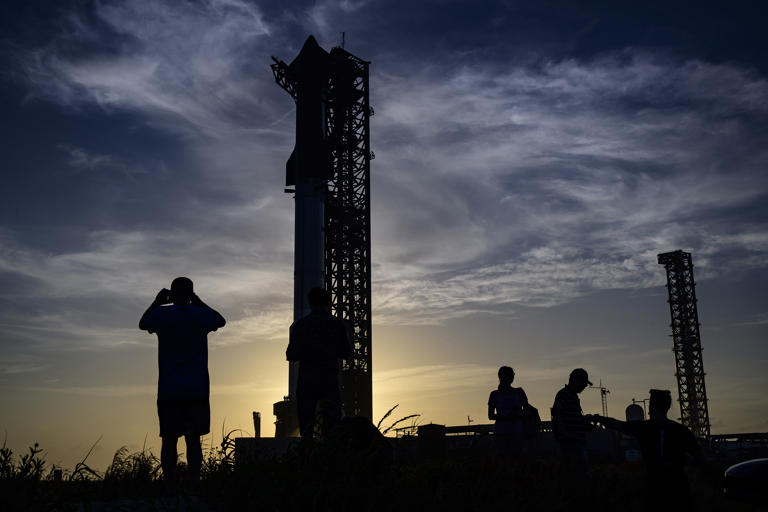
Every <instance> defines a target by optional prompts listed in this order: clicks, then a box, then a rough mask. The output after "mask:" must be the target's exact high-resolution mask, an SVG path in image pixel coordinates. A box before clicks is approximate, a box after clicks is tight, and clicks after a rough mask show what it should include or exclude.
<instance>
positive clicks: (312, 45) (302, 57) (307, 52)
mask: <svg viewBox="0 0 768 512" xmlns="http://www.w3.org/2000/svg"><path fill="white" fill-rule="evenodd" d="M327 58H328V52H326V51H325V50H324V49H323V48H322V47H321V46H320V45H319V44H318V43H317V40H316V39H315V37H314V36H311V35H310V36H309V37H308V38H307V40H306V41H304V46H302V47H301V51H300V52H299V54H298V55H297V56H296V58H295V59H293V62H291V64H290V66H289V68H290V69H291V70H292V71H299V69H302V68H308V69H306V70H307V71H311V72H314V69H313V68H314V67H315V66H322V65H324V63H325V61H326V60H327Z"/></svg>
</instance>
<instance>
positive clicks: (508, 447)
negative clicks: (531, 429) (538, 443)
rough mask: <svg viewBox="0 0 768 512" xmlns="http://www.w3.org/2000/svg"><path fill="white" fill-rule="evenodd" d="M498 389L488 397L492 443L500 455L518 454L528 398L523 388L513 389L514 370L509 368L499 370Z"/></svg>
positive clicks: (523, 436) (523, 434)
mask: <svg viewBox="0 0 768 512" xmlns="http://www.w3.org/2000/svg"><path fill="white" fill-rule="evenodd" d="M498 376H499V387H498V389H494V390H493V391H491V395H490V396H489V397H488V419H489V420H493V421H495V423H494V425H493V442H494V444H495V445H496V448H497V450H499V451H500V452H501V453H504V454H508V453H510V452H518V451H519V450H520V449H521V448H522V445H523V440H524V438H525V429H524V426H523V407H525V405H526V404H527V403H528V397H527V396H526V395H525V391H523V388H513V387H512V382H513V381H514V380H515V370H513V369H512V368H510V367H509V366H502V367H501V368H499V372H498Z"/></svg>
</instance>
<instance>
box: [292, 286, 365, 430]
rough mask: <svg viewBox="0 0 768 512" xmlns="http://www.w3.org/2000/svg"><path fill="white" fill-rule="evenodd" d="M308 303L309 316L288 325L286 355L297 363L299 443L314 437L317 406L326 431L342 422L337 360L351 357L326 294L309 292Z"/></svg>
mask: <svg viewBox="0 0 768 512" xmlns="http://www.w3.org/2000/svg"><path fill="white" fill-rule="evenodd" d="M307 302H308V303H309V307H310V309H311V312H310V313H309V314H308V315H307V316H305V317H303V318H300V319H298V320H296V321H295V322H294V323H293V325H291V328H290V333H289V341H288V348H287V349H286V351H285V356H286V359H288V361H291V362H298V363H299V375H298V382H297V386H296V406H297V409H298V413H299V432H300V434H301V437H302V439H311V438H312V437H313V436H314V430H315V416H316V414H317V412H318V403H320V412H321V414H322V416H323V419H322V423H323V426H324V430H325V431H327V430H329V429H330V428H332V427H333V426H334V424H335V423H336V422H338V420H339V419H341V388H340V385H339V370H340V365H339V360H340V359H347V358H349V356H350V355H351V353H352V347H351V345H350V342H349V336H348V334H347V328H346V325H345V324H344V321H343V320H341V319H340V318H337V317H335V316H333V315H332V314H331V312H330V307H331V296H330V295H329V294H328V292H327V291H325V290H324V289H322V288H312V289H311V290H309V293H308V294H307Z"/></svg>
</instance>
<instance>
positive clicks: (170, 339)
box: [139, 277, 226, 493]
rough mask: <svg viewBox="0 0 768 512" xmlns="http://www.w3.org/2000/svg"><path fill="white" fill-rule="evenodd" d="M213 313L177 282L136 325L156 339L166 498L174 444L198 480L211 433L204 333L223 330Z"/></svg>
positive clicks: (182, 280)
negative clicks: (204, 442)
mask: <svg viewBox="0 0 768 512" xmlns="http://www.w3.org/2000/svg"><path fill="white" fill-rule="evenodd" d="M225 323H226V321H225V320H224V317H222V316H221V315H220V314H219V313H218V312H216V311H215V310H213V309H212V308H211V307H209V306H208V305H206V304H205V303H204V302H203V301H202V300H200V297H198V296H197V295H195V293H194V289H193V284H192V281H191V280H190V279H189V278H186V277H177V278H176V279H174V280H173V282H172V283H171V289H170V290H168V289H166V288H163V289H162V290H160V292H159V293H158V294H157V297H156V298H155V300H154V302H152V304H151V305H150V306H149V308H147V310H146V311H145V312H144V314H143V315H142V317H141V320H140V321H139V329H142V330H145V331H147V332H149V333H150V334H152V333H156V334H157V341H158V366H159V370H160V372H159V373H160V375H159V379H158V386H157V413H158V416H159V417H160V437H161V438H162V448H161V450H160V463H161V465H162V468H163V479H164V480H165V484H166V490H167V491H168V492H169V493H173V492H175V489H176V463H177V459H178V454H177V451H176V443H177V441H178V438H179V437H181V436H184V439H185V441H186V443H187V466H188V469H189V473H188V478H189V480H190V481H191V482H193V483H195V482H197V481H199V479H200V466H201V465H202V461H203V452H202V447H201V446H200V436H203V435H205V434H207V433H209V432H210V431H211V429H210V423H211V409H210V404H209V401H208V396H209V392H210V383H209V378H208V333H209V332H212V331H215V330H216V329H218V328H220V327H224V324H225Z"/></svg>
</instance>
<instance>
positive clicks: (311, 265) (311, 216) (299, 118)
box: [285, 36, 331, 400]
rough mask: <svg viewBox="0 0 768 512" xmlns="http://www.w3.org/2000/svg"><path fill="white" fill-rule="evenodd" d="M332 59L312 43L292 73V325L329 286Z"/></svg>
mask: <svg viewBox="0 0 768 512" xmlns="http://www.w3.org/2000/svg"><path fill="white" fill-rule="evenodd" d="M329 58H330V57H329V55H328V53H327V52H326V51H325V50H323V49H322V48H321V47H320V46H319V45H318V44H317V42H316V41H315V39H314V37H311V36H310V38H309V39H307V41H306V43H304V46H303V47H302V49H301V52H300V53H299V55H298V56H297V57H296V58H295V59H294V60H293V62H291V64H290V66H289V67H288V73H289V74H290V76H291V77H292V79H293V83H294V86H295V90H296V146H295V147H294V150H293V153H291V156H290V158H289V159H288V162H287V164H286V180H285V181H286V185H288V186H291V185H293V186H295V241H294V243H295V246H294V275H293V283H294V284H293V286H294V289H293V294H294V295H293V319H294V321H296V320H298V319H299V318H302V317H304V316H306V315H308V314H309V312H310V309H309V304H307V293H308V292H309V290H310V289H311V288H314V287H319V288H322V287H323V286H324V282H325V278H324V277H325V276H324V272H325V246H324V240H325V233H324V229H323V228H324V226H325V210H324V199H325V187H326V185H325V182H326V180H328V179H329V178H330V177H331V161H330V153H329V151H328V144H327V142H326V135H325V134H326V127H325V125H326V119H325V112H326V106H325V98H324V95H325V91H326V88H327V85H328V76H329ZM298 369H299V363H291V364H290V370H289V385H288V396H289V397H290V398H291V399H292V400H295V399H296V387H297V383H298Z"/></svg>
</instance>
